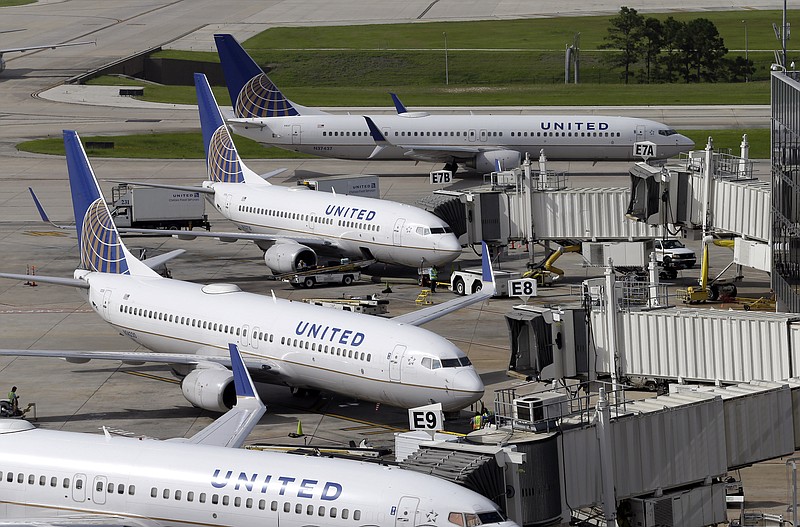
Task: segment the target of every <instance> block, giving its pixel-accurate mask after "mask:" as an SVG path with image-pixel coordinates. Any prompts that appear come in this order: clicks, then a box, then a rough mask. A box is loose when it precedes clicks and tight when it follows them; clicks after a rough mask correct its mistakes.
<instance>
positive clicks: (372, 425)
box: [0, 0, 789, 514]
mask: <svg viewBox="0 0 800 527" xmlns="http://www.w3.org/2000/svg"><path fill="white" fill-rule="evenodd" d="M628 5H629V6H630V7H634V8H637V9H639V10H640V11H641V12H647V11H648V9H650V7H649V4H648V3H647V2H644V1H640V2H633V3H629V4H628ZM731 6H734V7H738V8H740V9H751V8H752V9H760V8H765V9H766V8H769V9H774V6H773V5H772V4H769V5H766V4H765V5H754V4H744V3H740V2H733V3H732V2H725V3H724V4H723V3H722V2H719V1H711V0H706V1H701V2H699V3H698V2H697V1H693V2H691V3H690V2H685V1H683V0H678V1H676V2H673V3H672V4H671V9H674V10H676V11H680V10H697V9H709V10H710V9H718V8H721V7H731ZM617 10H618V6H617V5H615V4H614V5H612V4H611V3H609V2H607V1H591V2H588V3H586V2H584V3H581V4H580V5H578V4H576V5H575V6H567V5H565V4H564V3H563V2H556V1H552V0H547V1H543V2H540V1H537V2H532V1H530V2H526V1H514V0H505V1H494V2H460V1H457V0H447V1H434V2H429V1H428V0H423V1H420V2H416V1H414V2H407V3H398V2H388V1H385V0H379V1H377V2H371V3H370V5H369V6H368V8H366V9H365V8H364V4H363V3H359V2H351V1H342V2H322V1H311V2H308V1H303V2H300V1H297V0H294V1H284V2H279V1H271V2H262V1H256V0H235V1H231V2H224V3H223V2H211V1H207V0H202V1H200V0H193V1H178V2H173V3H170V4H169V5H161V4H159V5H157V6H155V5H153V4H151V3H143V2H130V1H127V0H126V1H122V0H109V1H106V2H102V3H98V2H92V1H89V0H73V1H71V2H66V3H63V2H58V1H56V0H52V1H50V0H45V1H41V2H39V5H33V6H23V7H18V8H4V9H3V17H4V22H7V23H8V24H9V25H10V26H12V27H16V26H19V27H25V28H26V29H27V31H26V32H24V33H23V32H19V33H17V34H14V33H11V34H0V47H12V46H13V45H19V41H20V40H21V39H22V37H23V36H24V40H25V41H26V42H27V43H36V42H34V41H45V42H53V41H57V42H61V41H67V40H79V39H80V40H85V39H87V38H90V39H92V38H96V39H97V42H98V45H97V46H96V47H93V46H86V47H84V46H81V47H78V48H65V49H62V50H47V51H43V52H36V53H24V54H17V55H13V56H12V55H8V56H6V59H7V60H8V63H9V64H8V70H7V71H6V72H3V73H2V74H0V76H2V79H3V80H1V81H0V82H2V83H3V90H2V91H0V124H2V126H0V163H1V164H2V170H0V270H2V271H5V272H12V273H24V272H26V270H27V269H30V268H35V272H36V273H37V274H47V275H54V276H71V275H72V272H73V270H74V268H75V266H76V264H77V248H76V240H75V237H74V235H73V234H72V233H71V232H70V231H67V230H59V229H54V228H51V227H50V226H48V225H45V224H43V223H41V222H40V221H39V219H38V216H37V214H36V211H35V209H34V208H33V206H32V203H31V201H30V197H29V195H28V190H27V187H29V186H30V187H33V188H34V189H35V190H36V192H37V195H38V196H39V198H40V199H41V200H42V202H43V203H44V205H45V207H46V208H47V210H48V212H49V214H50V216H51V217H52V218H53V219H54V220H56V221H63V222H67V221H70V220H71V219H72V207H71V203H70V199H69V191H68V186H67V178H66V166H65V163H64V160H63V158H60V157H55V156H40V155H30V154H24V153H20V152H18V151H16V149H15V147H14V145H15V144H16V143H17V142H19V141H20V140H23V139H31V138H39V137H45V136H57V135H59V134H60V131H61V129H63V128H71V129H76V130H78V132H79V133H81V134H85V135H89V134H121V133H138V132H142V131H150V130H157V131H163V130H176V129H193V130H196V129H197V126H198V125H197V116H196V114H195V111H194V108H193V107H178V106H175V107H173V108H164V107H159V106H154V105H147V106H141V107H132V106H131V104H133V103H130V101H128V103H127V104H118V102H119V101H115V100H113V99H112V100H111V101H110V102H105V101H103V102H102V103H101V104H88V102H92V101H94V102H95V103H96V102H97V99H96V97H98V96H97V95H95V94H86V92H83V91H82V90H78V89H74V90H72V91H71V93H68V95H70V96H71V97H72V100H57V97H55V96H52V95H51V94H52V93H55V92H53V91H51V92H48V93H47V94H44V93H42V92H45V91H46V90H49V89H51V88H53V87H54V86H58V85H60V84H61V82H62V81H63V80H64V79H66V78H68V77H70V76H72V75H75V74H78V73H82V72H85V71H87V70H89V69H92V68H96V67H98V66H100V65H103V64H105V63H108V62H110V61H111V60H116V59H118V58H121V57H124V56H128V55H130V54H132V53H134V52H136V51H140V50H142V49H147V48H149V47H152V46H156V45H161V44H166V43H173V45H177V46H183V47H184V48H186V47H191V46H192V44H191V43H192V42H202V43H203V46H207V45H208V43H210V42H211V39H210V38H209V37H208V35H210V34H212V33H214V32H219V31H232V32H234V34H236V35H237V37H240V38H246V37H247V36H248V35H247V32H248V31H261V30H262V29H263V27H265V25H266V26H268V25H270V24H275V25H279V24H280V25H287V24H309V25H314V24H321V23H374V22H386V21H390V20H391V21H397V20H425V21H427V20H451V19H458V18H462V17H463V18H503V17H512V16H513V17H516V16H555V15H557V14H576V15H577V14H584V15H585V14H596V13H614V12H616V11H617ZM659 10H661V9H659ZM209 21H213V23H209ZM237 28H239V29H237ZM12 40H13V41H14V42H12ZM72 88H74V87H72ZM60 90H62V92H64V91H69V90H70V88H60ZM56 91H58V89H56ZM109 97H113V94H111V95H109ZM75 98H84V99H85V100H84V101H81V102H83V103H84V104H74V103H75V102H76V100H75ZM711 110H712V111H713V110H717V112H716V113H717V114H726V112H727V110H726V109H711ZM686 111H687V112H688V113H689V114H690V115H688V117H686V118H697V121H696V122H695V123H696V125H697V126H698V127H702V126H703V124H705V122H706V121H705V120H703V119H705V118H702V117H698V116H700V114H698V113H697V111H696V109H688V110H686ZM736 111H741V112H746V113H740V114H737V115H735V116H734V117H732V118H730V117H729V118H730V119H732V122H733V121H737V120H744V119H746V118H747V119H750V117H745V115H746V114H747V115H750V114H749V113H747V112H752V114H753V115H756V116H755V117H752V119H754V120H755V121H756V122H757V123H761V125H762V126H767V125H768V121H767V122H762V121H761V119H762V116H763V111H764V108H763V107H754V108H752V109H748V108H741V109H738V110H736ZM759 112H761V113H762V115H757V114H758V113H759ZM767 116H768V113H767ZM710 118H711V117H708V119H710ZM659 120H661V119H659ZM748 122H749V121H748ZM748 126H750V125H748ZM92 165H93V167H94V170H95V173H96V174H97V176H98V177H99V178H100V179H134V180H142V179H152V180H153V181H161V182H172V183H177V184H185V185H191V184H197V183H199V181H200V180H201V179H203V175H204V173H205V168H204V165H203V163H202V161H186V160H121V159H94V160H92ZM248 165H249V166H250V167H251V168H253V169H254V170H255V171H256V172H258V173H265V172H267V171H270V170H272V169H275V168H279V167H288V168H289V169H290V170H289V172H288V173H287V175H286V176H285V177H282V176H278V177H276V178H273V180H272V181H273V182H277V183H279V184H287V185H294V184H295V179H297V178H299V177H304V176H306V175H309V174H320V173H321V174H378V175H380V176H381V180H380V187H381V197H383V198H385V199H392V200H397V201H401V202H406V203H414V202H415V201H416V200H417V199H419V198H420V197H422V196H424V195H427V194H428V193H430V191H431V190H432V187H431V185H430V184H429V183H428V175H427V174H428V172H430V171H431V170H434V169H438V168H440V167H439V166H434V165H432V164H426V163H419V164H413V163H410V162H389V163H386V162H381V163H375V162H347V161H336V160H291V161H280V160H270V161H266V160H262V161H248ZM628 166H629V165H628V164H627V163H606V164H598V165H596V166H592V164H590V163H560V164H553V165H552V166H551V168H554V169H557V170H567V171H569V172H570V174H571V179H570V182H571V184H572V185H573V186H576V187H624V186H627V185H628V177H627V170H628ZM757 174H758V177H760V178H764V179H768V178H769V162H768V161H762V162H760V163H758V165H757ZM481 182H482V179H480V178H475V177H471V178H461V177H459V178H456V181H455V182H454V184H453V185H452V187H451V188H454V189H463V188H466V187H469V186H472V185H475V184H479V183H481ZM101 185H102V187H103V190H104V192H105V193H106V195H107V196H109V195H110V188H111V186H112V183H109V182H107V181H103V182H101ZM207 210H208V212H209V214H210V217H211V218H210V219H211V222H212V224H213V225H214V227H215V228H220V229H230V228H232V225H231V224H229V223H227V222H226V221H225V220H223V219H222V218H221V217H220V216H218V215H216V214H215V213H214V211H213V210H212V209H211V208H210V207H209V208H207ZM126 243H127V244H128V246H129V247H130V248H131V249H132V250H133V251H134V252H136V251H138V250H139V249H145V248H146V249H147V252H148V254H149V255H153V254H157V253H160V252H166V251H168V250H172V249H176V248H183V249H186V250H187V252H186V254H185V255H183V256H182V257H180V258H178V259H176V260H173V262H172V263H171V264H170V270H171V272H172V276H173V277H174V278H175V279H180V280H193V281H198V282H202V283H210V282H235V283H237V284H238V285H239V286H240V287H242V289H244V290H247V291H252V292H256V293H261V294H271V292H273V291H274V293H275V294H276V295H278V296H281V297H284V298H292V299H296V300H300V299H301V298H303V297H306V296H314V297H320V296H330V297H340V296H341V295H342V294H354V295H363V294H378V295H380V296H382V297H385V298H388V299H389V300H390V304H389V306H390V307H389V309H390V311H389V316H395V315H399V314H402V313H405V312H408V311H410V310H412V309H416V307H417V306H416V305H415V303H414V299H415V298H416V296H417V294H418V292H419V289H420V288H419V287H418V286H415V285H412V284H410V283H406V282H407V281H405V280H404V281H399V280H398V281H397V282H396V283H393V282H392V281H391V279H388V280H381V281H378V282H372V281H362V282H359V283H358V284H356V285H354V286H351V287H349V288H346V289H344V288H339V287H334V288H318V289H314V290H312V291H308V290H296V289H293V288H291V287H290V286H289V285H288V284H284V283H281V282H275V281H271V280H266V279H265V275H266V274H267V270H266V268H265V266H264V264H263V260H262V259H261V251H260V250H259V249H257V248H256V247H255V246H254V245H252V244H248V243H243V242H242V243H223V242H218V241H213V240H196V241H192V242H187V241H180V240H176V239H173V238H159V239H151V238H147V239H145V238H128V239H127V240H126ZM690 245H691V244H690ZM694 248H695V250H697V249H698V247H697V245H694ZM534 250H535V248H534ZM541 254H542V253H541V252H538V253H535V254H534V257H533V258H534V259H539V258H540V257H541ZM529 257H530V255H529V254H528V253H526V252H525V250H524V247H523V248H518V249H515V250H512V251H510V253H509V256H508V258H507V259H506V260H505V261H504V262H503V264H502V268H503V269H521V268H524V265H525V263H526V262H527V261H528V259H529ZM729 261H730V253H729V251H727V250H725V249H720V248H716V247H715V248H712V260H711V262H712V268H713V269H715V270H719V269H722V268H723V267H724V266H725V265H726V264H727V263H728V262H729ZM477 262H478V258H477V257H476V255H475V254H473V253H472V252H471V250H469V249H467V250H465V251H464V253H463V254H462V257H461V259H459V261H458V262H457V264H458V265H460V266H463V267H467V266H472V265H474V264H477ZM558 265H559V267H561V268H562V269H564V270H565V271H566V275H565V277H564V279H563V280H562V281H560V283H558V284H557V285H555V286H554V287H551V288H541V289H540V296H538V297H536V298H533V299H531V302H532V303H536V304H540V305H554V304H565V303H572V302H576V301H577V300H578V297H577V296H575V290H576V288H577V286H578V285H579V284H580V281H581V280H583V279H585V278H588V277H593V276H600V275H602V272H603V271H602V269H599V268H594V267H586V266H585V265H584V262H583V260H582V259H581V258H580V257H579V256H578V255H575V254H567V255H564V256H563V257H562V258H561V259H560V260H559V264H558ZM444 274H445V273H441V275H444ZM698 275H699V270H698V269H692V270H686V271H681V272H680V273H679V277H678V279H677V280H675V281H674V282H675V285H674V286H673V287H686V286H688V285H693V284H695V283H696V281H697V278H698ZM387 282H388V284H389V285H391V289H392V292H391V293H383V292H382V291H383V290H384V289H385V288H386V285H387ZM768 290H769V280H768V277H767V275H766V274H765V273H760V272H756V271H748V272H746V273H745V280H744V281H743V282H742V283H741V286H740V291H742V292H743V293H744V294H752V295H761V294H766V293H768ZM450 298H453V295H452V293H450V292H448V291H446V290H445V289H444V288H440V289H439V292H438V293H437V294H436V295H435V301H437V302H439V301H443V300H447V299H450ZM516 302H518V301H516V300H511V299H492V300H490V301H488V302H487V303H484V304H480V305H475V306H471V307H470V308H467V309H465V310H462V311H460V312H457V313H453V314H451V315H448V316H446V317H443V318H442V319H439V320H436V321H433V322H431V323H429V324H427V325H426V326H425V327H426V328H427V329H430V330H432V331H435V332H437V333H439V334H441V335H443V336H444V337H446V338H449V339H450V340H452V341H453V342H454V343H455V344H456V345H458V346H459V347H461V348H462V349H463V350H464V351H465V353H467V354H468V356H469V357H470V359H471V360H472V362H473V363H474V364H475V367H476V369H477V371H478V372H479V373H480V375H481V377H482V379H483V381H484V383H485V384H486V387H487V389H486V394H485V396H484V399H483V402H484V403H485V404H486V405H487V406H490V407H491V405H492V403H493V392H494V390H497V389H500V388H504V387H507V386H510V385H513V384H515V383H518V382H519V381H517V380H514V379H511V378H509V377H508V376H507V375H506V370H507V366H508V360H509V341H508V337H507V334H506V333H507V332H506V329H505V328H506V326H505V321H504V314H505V313H506V312H507V311H508V310H509V309H510V308H511V306H512V305H514V304H515V303H516ZM729 307H735V306H729ZM132 344H133V343H132V342H131V341H130V340H128V339H126V338H124V337H122V336H120V335H118V334H117V333H116V332H115V331H114V330H113V329H112V328H111V327H110V326H109V325H107V324H105V323H104V322H102V321H101V320H100V318H99V317H98V316H97V315H96V314H94V313H93V312H92V311H91V309H90V308H89V306H87V305H86V303H85V302H84V301H83V300H82V298H81V297H80V296H79V295H78V294H77V293H76V292H75V291H74V290H71V289H70V288H65V287H57V286H51V285H44V284H39V285H36V286H32V285H26V284H24V283H19V282H14V281H7V280H2V281H0V347H3V348H39V349H50V348H57V349H88V350H132V349H136V348H135V347H134V346H132ZM12 385H16V386H18V387H19V390H18V393H19V394H20V396H21V402H22V406H23V407H24V406H25V405H26V404H27V403H29V402H35V403H36V420H35V421H34V422H36V423H37V424H38V425H39V426H42V427H45V428H51V429H58V430H70V431H82V432H93V433H99V431H100V429H101V427H102V426H106V427H108V428H109V429H110V430H111V432H112V433H117V434H125V435H146V436H150V437H156V438H162V439H166V438H170V437H186V436H189V435H191V434H193V433H195V432H197V431H198V430H200V429H201V428H202V427H204V426H206V425H207V424H208V423H210V422H211V421H212V420H213V419H214V418H215V417H216V416H215V415H214V414H211V413H209V412H205V411H202V410H199V409H197V408H194V407H192V406H191V405H190V404H189V403H188V402H187V401H186V400H185V399H184V398H183V396H182V394H181V391H180V387H179V385H178V381H177V380H176V379H175V377H173V375H172V374H171V372H170V371H169V369H168V368H166V367H163V366H156V365H144V366H128V365H123V364H121V363H119V362H114V361H107V362H100V361H93V362H89V363H86V364H71V363H67V362H65V361H63V360H59V359H34V358H12V357H0V393H4V392H3V390H7V389H10V388H11V386H12ZM6 386H7V387H8V388H6ZM259 391H260V393H261V395H262V398H263V399H264V401H265V403H266V404H267V407H268V412H267V415H266V416H265V417H264V418H263V419H262V421H261V423H260V424H259V425H258V426H257V427H256V429H255V431H254V432H253V434H251V436H250V437H249V439H248V443H252V442H269V443H284V444H294V445H312V446H330V445H341V444H348V443H349V442H350V441H354V442H355V443H360V442H361V441H362V440H366V441H367V442H368V443H369V444H371V445H374V446H378V447H387V446H391V445H392V442H393V437H394V433H396V432H398V431H403V430H406V429H407V428H408V419H407V413H406V411H404V410H400V409H396V408H392V407H388V406H385V405H384V406H376V405H375V404H372V403H365V402H360V401H354V400H350V399H347V398H344V397H341V396H333V397H331V396H323V397H294V396H293V395H291V394H290V393H289V390H288V389H286V388H281V387H274V386H266V385H264V386H260V387H259ZM646 395H647V394H641V396H646ZM468 417H469V412H465V413H464V414H463V415H462V416H461V417H459V418H453V419H450V420H449V421H448V422H447V428H448V429H449V430H452V431H455V432H466V431H467V429H468ZM298 425H301V426H302V429H303V432H304V436H302V437H299V438H292V437H290V436H289V434H290V433H295V432H297V429H298ZM786 474H787V472H786V469H785V467H784V462H783V460H776V461H774V462H768V463H762V464H759V465H758V466H756V467H753V468H748V469H744V470H742V471H741V477H742V479H743V481H744V483H745V493H746V496H747V507H748V509H750V510H764V511H767V512H775V513H778V512H782V513H784V514H785V513H786V504H787V503H788V492H787V490H788V488H789V487H788V485H787V484H786V483H787V478H786ZM782 475H783V477H781V476H782Z"/></svg>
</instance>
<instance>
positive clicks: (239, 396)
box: [188, 343, 267, 448]
mask: <svg viewBox="0 0 800 527" xmlns="http://www.w3.org/2000/svg"><path fill="white" fill-rule="evenodd" d="M228 351H229V352H230V355H231V369H232V370H233V384H234V386H235V387H236V405H235V406H234V407H233V408H231V409H230V410H228V411H227V412H226V413H225V414H223V415H222V416H221V417H219V418H218V419H217V420H216V421H214V422H213V423H211V424H210V425H208V426H207V427H205V428H203V429H202V430H200V431H199V432H198V433H196V434H195V435H193V436H192V437H190V438H189V439H188V442H189V443H194V444H198V445H215V446H224V447H230V448H239V447H240V446H242V443H244V440H245V439H247V436H248V435H250V432H252V431H253V428H255V426H256V425H257V424H258V421H259V420H260V419H261V416H263V415H264V413H265V412H266V411H267V408H266V406H264V403H263V402H261V398H260V397H259V396H258V393H257V392H256V388H255V385H254V384H253V379H252V378H251V377H250V373H249V372H248V371H247V367H245V365H244V361H243V360H242V355H241V354H240V353H239V348H238V346H236V344H232V343H231V344H228Z"/></svg>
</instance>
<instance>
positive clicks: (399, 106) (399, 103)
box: [389, 92, 408, 113]
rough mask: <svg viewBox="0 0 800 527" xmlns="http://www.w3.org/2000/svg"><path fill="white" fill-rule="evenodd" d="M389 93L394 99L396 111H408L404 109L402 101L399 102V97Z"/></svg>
mask: <svg viewBox="0 0 800 527" xmlns="http://www.w3.org/2000/svg"><path fill="white" fill-rule="evenodd" d="M389 95H391V96H392V101H394V107H395V108H396V109H397V113H406V112H408V110H406V107H405V105H404V104H403V103H402V102H400V98H399V97H398V96H397V94H396V93H392V92H389Z"/></svg>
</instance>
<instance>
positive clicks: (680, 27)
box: [659, 16, 686, 82]
mask: <svg viewBox="0 0 800 527" xmlns="http://www.w3.org/2000/svg"><path fill="white" fill-rule="evenodd" d="M685 26H686V24H684V23H683V22H680V21H678V20H675V19H674V18H673V17H671V16H670V17H667V19H666V20H664V22H663V23H662V24H661V41H662V44H661V47H662V50H661V51H662V56H661V60H660V61H659V62H660V63H661V64H662V66H663V67H661V68H659V80H660V81H663V82H674V81H675V77H676V75H677V72H678V70H679V69H680V57H679V49H678V42H679V40H680V39H679V37H680V35H681V33H682V32H683V31H684V29H685Z"/></svg>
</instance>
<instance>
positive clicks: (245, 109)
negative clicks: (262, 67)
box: [235, 73, 298, 118]
mask: <svg viewBox="0 0 800 527" xmlns="http://www.w3.org/2000/svg"><path fill="white" fill-rule="evenodd" d="M235 110H236V116H237V117H243V118H256V117H288V116H292V115H298V113H297V110H295V109H294V107H293V106H292V103H290V102H289V101H288V100H287V99H286V97H284V96H283V94H282V93H281V91H280V90H279V89H278V88H277V87H276V86H275V85H274V84H273V83H272V81H271V80H269V77H267V76H266V75H265V74H263V73H262V74H260V75H256V76H255V77H253V78H252V79H250V80H249V81H247V84H245V85H244V86H243V87H242V91H241V92H239V97H238V98H237V99H236V108H235Z"/></svg>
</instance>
